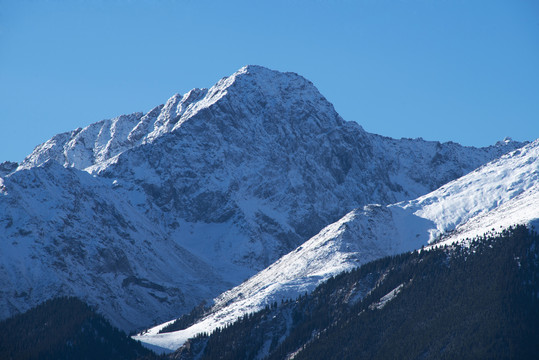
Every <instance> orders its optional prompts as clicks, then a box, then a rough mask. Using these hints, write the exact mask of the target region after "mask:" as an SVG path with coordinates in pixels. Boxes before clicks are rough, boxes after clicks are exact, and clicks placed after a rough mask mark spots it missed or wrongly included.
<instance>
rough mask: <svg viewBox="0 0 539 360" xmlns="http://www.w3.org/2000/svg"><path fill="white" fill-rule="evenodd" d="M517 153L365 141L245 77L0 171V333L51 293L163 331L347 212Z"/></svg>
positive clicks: (262, 79)
mask: <svg viewBox="0 0 539 360" xmlns="http://www.w3.org/2000/svg"><path fill="white" fill-rule="evenodd" d="M520 145H521V144H518V143H515V142H511V141H508V142H503V143H500V144H497V145H496V146H492V147H488V148H482V149H476V148H471V147H462V146H460V145H458V144H454V143H447V144H440V143H436V142H425V141H422V140H394V139H389V138H384V137H381V136H378V135H372V134H368V133H366V132H365V131H364V130H363V129H362V128H361V127H360V126H359V125H357V124H356V123H354V122H345V121H344V120H343V119H342V118H341V117H340V116H339V115H338V114H337V113H336V111H335V110H334V109H333V106H332V105H331V104H330V103H329V102H328V101H327V100H326V99H325V98H324V97H323V96H322V95H321V94H320V93H319V92H318V90H317V89H316V88H315V87H314V85H313V84H312V83H311V82H309V81H308V80H306V79H304V78H302V77H301V76H299V75H297V74H293V73H280V72H277V71H272V70H269V69H265V68H262V67H259V66H247V67H244V68H242V69H240V70H239V71H238V72H236V73H235V74H233V75H232V76H230V77H228V78H224V79H222V80H220V81H219V82H218V83H217V84H216V85H215V86H213V87H212V88H210V89H194V90H192V91H190V92H189V93H187V94H186V95H184V96H180V95H175V96H173V97H172V98H170V99H169V100H168V101H167V103H166V104H164V105H160V106H157V107H156V108H154V109H153V110H151V111H150V112H148V113H147V114H142V113H135V114H132V115H123V116H120V117H118V118H115V119H112V120H104V121H101V122H98V123H95V124H92V125H90V126H88V127H86V128H84V129H77V130H75V131H72V132H68V133H64V134H59V135H57V136H55V137H53V138H52V139H51V140H49V141H47V142H46V143H44V144H42V145H40V146H38V147H37V148H36V149H35V150H34V152H33V153H32V154H30V155H29V156H28V157H27V158H26V159H25V160H24V161H23V163H22V164H20V165H19V166H18V168H17V169H14V164H8V165H6V166H3V167H2V169H3V170H2V172H1V173H2V175H1V178H2V180H0V191H1V192H2V194H1V195H0V224H1V225H0V240H1V243H0V246H1V248H0V250H1V251H0V266H1V267H0V284H1V289H2V290H1V291H2V297H1V300H2V301H1V304H0V317H7V316H9V315H11V314H14V313H16V312H20V311H24V310H26V309H28V308H29V307H31V306H32V305H35V304H37V303H38V302H41V301H42V300H43V299H45V298H48V297H52V296H55V295H56V294H57V293H60V294H65V295H77V296H80V297H82V298H84V299H85V300H87V301H88V302H89V303H90V304H91V305H98V306H99V309H100V311H103V313H104V314H106V315H107V316H109V317H110V318H111V319H112V320H113V322H114V324H115V325H117V326H120V327H122V328H123V329H133V328H135V327H141V326H148V325H150V324H152V323H155V322H156V321H164V320H166V319H170V318H173V317H175V316H178V315H180V314H182V313H185V312H187V311H188V310H189V309H191V308H192V307H193V306H194V305H195V304H196V303H198V302H199V301H201V300H202V299H210V298H212V297H215V296H217V295H218V294H220V293H221V292H222V291H223V290H225V289H227V288H230V287H231V286H233V285H236V284H239V283H240V282H241V281H243V280H245V279H246V278H248V277H249V276H251V275H253V274H255V273H256V272H257V271H259V270H262V269H263V268H265V267H266V266H268V265H269V264H271V263H272V262H274V261H275V260H277V259H278V258H279V257H280V256H282V255H284V254H286V253H287V252H289V251H290V250H292V249H294V248H296V247H297V246H299V245H301V244H302V243H303V242H304V241H306V240H307V239H309V238H310V237H311V236H313V235H315V234H316V233H318V232H319V231H320V230H321V229H322V228H323V227H324V226H326V225H327V224H330V223H332V222H334V221H336V220H338V219H339V218H341V217H342V216H344V215H345V214H346V213H347V212H349V211H350V210H352V209H354V208H356V207H359V206H363V205H365V204H368V203H381V204H388V203H392V202H396V201H399V200H405V199H411V198H416V197H417V196H419V195H422V194H424V193H426V192H427V191H430V190H434V189H435V188H437V187H439V186H440V185H442V184H443V183H445V182H446V181H449V180H451V179H454V178H456V177H458V176H461V175H463V174H465V173H467V172H469V171H471V170H473V169H474V168H476V167H477V166H479V165H481V164H484V163H486V162H487V161H489V160H492V159H494V158H497V157H499V156H500V155H501V154H502V153H505V152H507V151H510V150H512V149H514V148H516V147H518V146H520ZM432 174H435V175H432Z"/></svg>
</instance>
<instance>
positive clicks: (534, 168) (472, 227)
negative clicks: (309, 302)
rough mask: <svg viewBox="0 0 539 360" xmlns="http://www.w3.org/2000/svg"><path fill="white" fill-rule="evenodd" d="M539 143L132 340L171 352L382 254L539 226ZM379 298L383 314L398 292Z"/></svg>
mask: <svg viewBox="0 0 539 360" xmlns="http://www.w3.org/2000/svg"><path fill="white" fill-rule="evenodd" d="M538 220H539V139H538V140H536V141H534V142H533V143H531V144H528V145H526V146H524V147H523V148H521V149H518V150H515V151H512V152H510V153H508V154H506V155H504V156H502V157H501V158H499V159H497V160H494V161H492V162H490V163H488V164H486V165H485V166H482V167H480V168H479V169H477V170H475V171H473V172H471V173H470V174H467V175H465V176H463V177H462V178H459V179H457V180H455V181H452V182H450V183H448V184H446V185H444V186H442V187H441V188H439V189H437V190H435V191H433V192H431V193H429V194H427V195H424V196H421V197H419V198H418V199H415V200H411V201H406V202H400V203H397V204H393V205H388V206H382V205H368V206H365V207H363V209H357V210H354V211H351V212H350V213H348V214H347V215H346V216H344V217H343V218H341V219H340V220H339V221H337V222H335V223H333V224H331V225H329V226H327V227H326V228H324V229H323V230H322V231H321V232H320V233H318V234H317V235H316V236H314V237H312V238H311V239H310V240H308V241H307V242H305V243H304V244H302V245H301V246H300V247H298V248H297V249H296V250H294V251H292V252H290V253H288V254H287V255H285V256H283V257H282V258H280V259H279V260H277V261H276V262H275V263H273V264H272V265H270V266H269V267H267V268H266V269H264V270H262V271H261V272H259V273H258V274H256V275H255V276H253V277H251V278H250V279H249V280H247V281H246V282H244V283H242V284H241V285H239V286H236V287H235V288H233V289H231V290H229V291H227V292H225V293H223V294H222V295H220V296H219V297H217V298H216V299H215V305H214V306H213V308H212V309H211V311H210V313H209V314H208V315H207V316H206V317H205V318H203V319H201V320H200V321H199V322H197V323H196V324H194V325H193V326H191V327H189V328H187V329H184V330H180V331H176V332H172V333H165V334H157V332H158V331H159V330H161V328H162V327H163V326H158V327H155V328H153V329H150V331H148V332H147V333H144V334H139V335H138V336H136V337H135V338H136V339H137V340H140V341H142V342H143V343H149V344H156V345H159V346H161V347H165V348H168V349H171V350H172V349H176V348H178V347H179V346H181V345H182V344H183V343H184V342H185V341H186V340H187V339H188V338H190V337H193V336H195V335H196V334H198V333H200V332H208V333H211V331H213V330H214V329H215V328H217V327H223V326H225V325H226V324H229V323H231V322H233V321H234V320H236V319H237V318H239V317H241V316H243V315H245V314H247V313H251V312H254V311H258V310H260V309H262V308H263V307H264V306H265V305H269V304H271V303H273V302H275V301H277V302H280V300H281V299H290V298H292V299H294V298H296V297H297V296H299V295H300V294H303V293H305V292H310V291H312V290H313V289H314V288H315V287H316V286H317V285H319V284H320V283H321V282H322V281H325V280H327V279H328V278H329V277H331V276H333V275H336V274H338V273H340V272H342V271H347V270H351V269H353V268H355V267H357V266H359V265H361V264H363V263H366V262H368V261H371V260H374V259H377V258H381V257H383V256H387V255H393V254H397V253H402V252H405V251H411V250H414V249H419V248H421V247H422V246H427V248H428V247H429V246H428V245H429V243H430V244H433V243H436V246H437V245H440V244H442V245H443V244H451V243H453V242H461V241H466V240H467V239H470V238H472V237H476V236H480V235H483V234H485V233H488V232H495V231H496V230H499V229H500V228H507V227H509V226H511V225H515V224H528V225H532V226H533V225H539V223H538ZM400 289H401V287H398V288H397V289H395V290H394V291H392V292H391V293H389V294H388V295H387V296H386V297H384V298H382V299H380V302H379V303H378V304H375V305H373V306H374V307H375V308H381V307H383V306H384V305H385V303H386V302H387V301H389V300H391V299H392V298H393V297H394V296H395V295H396V294H397V293H398V292H399V291H400Z"/></svg>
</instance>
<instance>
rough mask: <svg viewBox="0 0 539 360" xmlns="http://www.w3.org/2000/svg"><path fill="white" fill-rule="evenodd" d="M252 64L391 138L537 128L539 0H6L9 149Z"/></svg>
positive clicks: (536, 132)
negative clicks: (301, 85)
mask: <svg viewBox="0 0 539 360" xmlns="http://www.w3.org/2000/svg"><path fill="white" fill-rule="evenodd" d="M245 64H259V65H264V66H267V67H269V68H272V69H276V70H282V71H294V72H297V73H299V74H301V75H303V76H305V77H306V78H308V79H310V80H311V81H312V82H313V83H314V84H315V85H316V86H317V87H318V88H319V89H320V91H321V92H322V93H323V94H324V95H325V96H326V97H327V98H328V99H329V101H331V102H332V103H333V104H334V105H335V108H336V109H337V111H338V112H339V113H340V114H341V115H342V116H343V118H344V119H346V120H355V121H357V122H358V123H360V124H361V125H362V126H363V127H364V128H365V129H366V130H367V131H370V132H374V133H378V134H382V135H386V136H391V137H396V138H400V137H423V138H424V139H427V140H439V141H456V142H459V143H462V144H464V145H475V146H485V145H489V144H493V143H495V142H496V141H497V140H501V139H502V138H504V137H505V136H511V137H513V138H515V139H517V140H533V139H535V138H537V137H539V1H535V0H530V1H526V0H507V1H497V0H485V1H473V0H471V1H468V0H466V1H459V0H454V1H428V0H421V1H420V0H415V1H412V0H409V1H407V0H401V1H385V0H362V1H343V0H341V1H299V0H288V1H281V0H272V1H205V0H197V1H190V0H176V1H173V0H139V1H137V0H131V1H129V0H125V1H119V0H108V1H102V0H96V1H82V0H69V1H68V0H66V1H59V0H49V1H46V0H43V1H29V0H0V125H1V127H0V161H4V160H12V161H21V160H22V159H23V158H24V157H25V156H26V155H27V154H29V153H30V152H31V151H32V149H33V148H34V146H36V145H37V144H39V143H41V142H43V141H46V140H47V139H48V138H50V137H51V136H53V135H55V134H57V133H59V132H64V131H68V130H72V129H74V128H77V127H84V126H86V125H88V124H90V123H92V122H95V121H99V120H101V119H104V118H111V117H114V116H117V115H120V114H124V113H131V112H135V111H148V110H150V109H151V108H152V107H153V106H155V105H158V104H161V103H163V102H165V101H166V100H167V99H168V98H169V97H170V96H171V95H173V94H174V93H185V92H187V91H188V90H190V89H191V88H193V87H209V86H211V85H213V84H214V83H215V82H216V81H217V80H218V79H220V78H221V77H224V76H228V75H230V74H232V73H233V72H234V71H236V70H237V69H239V68H240V67H241V66H243V65H245Z"/></svg>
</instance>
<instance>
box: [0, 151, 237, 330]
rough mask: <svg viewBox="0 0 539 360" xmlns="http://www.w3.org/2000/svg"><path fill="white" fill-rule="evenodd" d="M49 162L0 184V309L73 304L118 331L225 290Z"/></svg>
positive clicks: (126, 211) (126, 206)
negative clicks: (54, 301)
mask: <svg viewBox="0 0 539 360" xmlns="http://www.w3.org/2000/svg"><path fill="white" fill-rule="evenodd" d="M112 187H113V185H112V184H111V182H110V181H109V180H106V179H100V178H96V177H93V176H91V175H89V174H88V173H86V172H83V171H79V170H76V169H69V168H64V167H62V166H61V165H59V164H58V163H56V162H54V161H49V162H47V163H45V164H43V165H42V166H39V167H36V168H33V169H32V170H22V171H18V172H16V173H14V174H12V175H11V176H8V177H6V178H5V182H4V190H3V193H2V194H0V201H1V202H2V205H3V206H2V207H0V228H1V229H2V238H1V239H2V251H1V256H0V310H1V313H2V314H9V313H15V312H17V310H18V311H21V310H23V309H27V308H29V307H31V306H32V304H36V303H40V302H41V301H43V300H44V299H48V298H52V297H56V296H61V295H73V294H76V295H79V296H81V297H84V298H85V299H86V300H87V301H88V302H90V303H92V304H98V305H99V310H100V311H102V312H103V313H105V314H106V315H107V317H109V318H110V319H112V320H113V321H114V323H115V324H116V325H117V326H120V327H122V328H123V329H132V328H134V327H137V326H140V325H141V324H145V323H152V322H154V321H157V320H159V317H158V316H156V313H155V310H154V309H161V310H160V311H162V312H164V313H172V314H174V313H175V312H176V309H178V308H181V307H185V308H191V307H193V306H195V305H196V304H197V303H198V302H200V301H202V300H203V299H205V298H207V297H209V296H212V295H214V294H215V292H219V291H223V290H225V289H226V288H227V287H228V286H229V285H228V284H227V283H226V282H224V281H223V280H222V278H221V277H220V276H219V275H218V274H217V273H216V272H215V270H214V269H213V268H211V266H209V265H207V264H206V263H205V262H203V261H201V260H199V259H197V258H196V257H195V256H193V255H192V254H190V253H189V252H188V251H186V250H185V249H183V248H182V247H180V246H179V245H178V244H177V243H175V242H174V241H171V240H170V239H168V238H167V237H165V236H164V235H163V234H162V233H160V231H159V229H158V228H155V226H153V224H152V223H151V222H150V221H149V220H148V219H146V218H145V217H143V216H142V215H141V214H140V213H139V211H137V210H136V209H134V208H133V206H132V205H131V204H130V203H129V202H127V201H126V200H125V199H123V198H122V197H121V196H118V195H117V194H116V193H115V192H114V191H112Z"/></svg>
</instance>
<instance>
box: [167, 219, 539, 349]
mask: <svg viewBox="0 0 539 360" xmlns="http://www.w3.org/2000/svg"><path fill="white" fill-rule="evenodd" d="M538 245H539V236H538V235H537V233H530V232H529V231H528V229H526V228H525V227H524V226H519V227H515V228H511V229H509V230H504V231H502V232H500V233H498V234H496V235H491V236H488V237H482V238H480V239H477V241H474V242H472V243H470V244H468V246H458V245H457V246H450V247H445V248H437V249H434V250H432V251H421V252H418V251H415V252H411V253H410V252H409V253H405V254H401V255H398V256H393V257H387V258H383V259H379V260H376V261H374V262H371V263H368V264H366V265H363V266H361V267H360V268H357V269H355V270H352V271H351V272H348V273H342V274H340V275H338V276H336V277H334V278H331V279H329V280H328V281H327V282H325V283H323V284H321V285H320V286H319V287H318V288H317V289H316V290H315V291H314V292H313V293H311V294H309V295H304V296H300V297H299V298H298V299H296V300H295V301H287V302H284V303H280V304H273V305H272V306H268V307H266V308H265V309H264V310H262V311H260V312H258V313H255V314H251V315H249V316H245V317H243V318H242V319H241V320H239V321H237V322H236V323H234V324H233V325H230V326H228V327H226V328H223V329H220V330H218V331H215V332H214V333H213V334H212V335H211V336H210V337H209V338H208V336H207V335H201V336H199V337H197V338H196V339H193V340H190V341H189V343H188V344H187V345H186V346H184V347H182V348H181V349H180V350H179V351H177V352H176V353H175V354H173V355H172V356H171V358H175V359H184V360H187V359H193V358H196V359H207V360H209V359H240V358H241V359H262V358H265V359H292V358H293V359H358V358H367V359H394V358H399V359H418V358H422V359H492V358H504V359H505V358H518V359H533V358H535V357H536V355H537V352H538V351H539V328H538V327H537V322H538V321H539V297H538V295H537V294H538V291H539V277H538V274H539V261H538V259H539V246H538Z"/></svg>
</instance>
